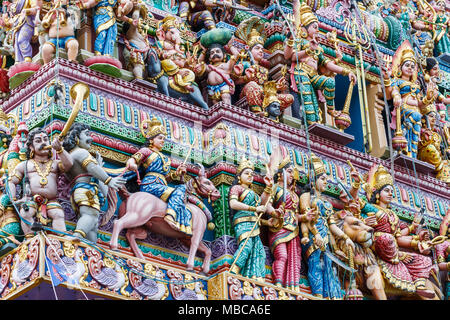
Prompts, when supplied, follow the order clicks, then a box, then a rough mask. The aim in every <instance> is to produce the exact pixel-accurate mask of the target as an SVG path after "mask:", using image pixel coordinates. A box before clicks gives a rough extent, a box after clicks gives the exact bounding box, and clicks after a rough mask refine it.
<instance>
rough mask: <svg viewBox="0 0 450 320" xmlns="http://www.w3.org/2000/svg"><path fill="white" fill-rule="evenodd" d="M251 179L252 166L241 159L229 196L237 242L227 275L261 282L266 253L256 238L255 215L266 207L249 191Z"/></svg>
mask: <svg viewBox="0 0 450 320" xmlns="http://www.w3.org/2000/svg"><path fill="white" fill-rule="evenodd" d="M253 176H254V165H253V163H252V162H251V161H250V160H247V159H245V156H244V157H243V158H242V160H241V162H240V163H239V166H238V168H237V172H236V180H235V182H234V183H233V186H232V187H231V189H230V193H229V201H230V217H231V218H232V223H233V227H234V233H235V237H236V241H237V243H238V249H237V251H236V252H235V254H234V256H233V261H234V263H233V265H232V268H231V269H230V272H232V273H235V274H241V275H242V276H244V277H248V278H255V279H258V280H260V281H264V278H265V273H266V272H265V269H266V263H265V262H266V254H265V251H264V247H263V244H262V242H261V238H260V236H259V234H260V228H259V225H260V224H261V219H258V216H260V215H261V214H262V213H264V212H265V211H266V206H264V205H261V197H260V196H259V195H258V194H257V193H256V192H255V191H254V190H252V189H251V185H252V183H253ZM255 224H256V226H255Z"/></svg>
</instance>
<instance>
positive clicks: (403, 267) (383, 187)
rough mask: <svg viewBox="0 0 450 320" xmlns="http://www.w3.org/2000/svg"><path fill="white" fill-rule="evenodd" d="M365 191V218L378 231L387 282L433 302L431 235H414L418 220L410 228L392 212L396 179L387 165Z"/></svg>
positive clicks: (371, 177) (372, 175)
mask: <svg viewBox="0 0 450 320" xmlns="http://www.w3.org/2000/svg"><path fill="white" fill-rule="evenodd" d="M364 189H365V191H366V194H367V199H368V200H369V201H368V202H366V201H363V200H361V201H360V202H361V207H362V208H361V216H362V217H363V218H364V223H365V224H366V225H368V226H370V227H373V228H374V231H375V233H374V252H375V255H376V256H377V260H378V264H379V265H380V267H381V270H382V271H383V274H384V276H385V279H386V280H387V281H388V282H389V283H390V284H391V285H392V286H393V287H395V288H397V289H400V290H404V291H407V292H409V293H417V294H418V295H419V296H422V297H425V298H433V297H434V296H435V293H434V291H433V290H430V289H429V287H428V283H427V281H428V280H427V279H428V277H429V276H430V270H431V267H432V261H431V258H430V257H428V256H426V255H425V254H428V253H429V243H428V242H429V234H428V233H427V231H424V230H423V231H420V232H419V234H418V235H411V234H414V233H415V232H416V230H417V227H418V225H419V221H418V220H419V219H418V217H417V216H416V217H415V218H414V222H413V223H412V224H411V226H409V227H408V225H406V224H403V223H401V222H400V219H399V218H398V216H397V215H396V214H395V212H394V211H393V210H392V209H391V208H390V204H391V201H392V196H393V192H394V186H393V179H392V176H391V175H390V174H389V172H388V170H387V169H386V168H385V167H384V166H383V165H381V164H380V165H378V166H377V165H374V166H373V167H372V168H371V169H370V171H369V174H368V178H367V181H366V183H365V185H364ZM404 249H407V251H406V250H404ZM414 251H415V252H414ZM417 251H419V252H417Z"/></svg>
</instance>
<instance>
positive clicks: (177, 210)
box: [127, 118, 192, 235]
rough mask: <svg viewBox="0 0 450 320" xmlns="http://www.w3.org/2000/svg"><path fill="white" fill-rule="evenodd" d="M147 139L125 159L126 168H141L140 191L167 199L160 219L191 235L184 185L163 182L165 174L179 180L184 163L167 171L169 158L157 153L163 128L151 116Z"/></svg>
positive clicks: (132, 169) (163, 136)
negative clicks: (142, 170)
mask: <svg viewBox="0 0 450 320" xmlns="http://www.w3.org/2000/svg"><path fill="white" fill-rule="evenodd" d="M149 126H150V127H149V129H148V134H147V139H148V141H149V147H144V148H141V149H140V150H139V151H138V152H136V153H135V154H134V155H133V156H132V157H131V158H130V159H129V160H128V161H127V169H129V170H131V171H137V170H138V167H139V166H141V165H142V166H143V168H144V169H145V177H144V179H143V180H142V184H141V187H140V191H144V192H148V193H150V194H152V195H154V196H156V197H158V198H160V199H161V200H163V201H166V202H167V211H166V215H165V217H164V220H165V221H166V222H167V223H168V224H169V225H170V226H171V227H172V228H174V229H175V230H179V231H181V232H184V233H186V234H187V235H191V234H192V215H191V213H190V212H189V211H188V210H187V209H186V206H185V203H184V199H185V198H186V186H185V185H184V184H181V185H178V186H177V187H175V188H174V187H170V186H168V185H167V181H166V177H167V176H170V178H171V179H172V180H179V178H181V177H182V176H184V174H185V173H186V165H185V164H181V165H180V166H179V167H178V168H177V171H176V172H175V173H171V172H170V163H171V161H170V158H168V157H167V156H165V155H164V154H162V153H161V151H162V149H163V147H164V141H165V139H166V130H165V128H164V126H163V125H162V124H161V122H160V121H159V120H158V119H156V118H153V119H152V120H151V122H150V124H149Z"/></svg>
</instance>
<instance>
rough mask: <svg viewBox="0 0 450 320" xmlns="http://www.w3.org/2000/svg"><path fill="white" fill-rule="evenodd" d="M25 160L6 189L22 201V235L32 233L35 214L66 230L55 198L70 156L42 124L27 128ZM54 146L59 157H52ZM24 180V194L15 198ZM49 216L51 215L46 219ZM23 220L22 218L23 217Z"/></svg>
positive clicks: (41, 221)
mask: <svg viewBox="0 0 450 320" xmlns="http://www.w3.org/2000/svg"><path fill="white" fill-rule="evenodd" d="M26 144H27V149H28V150H27V160H26V161H23V162H20V163H19V164H18V165H17V166H16V167H15V170H14V172H12V173H11V175H10V179H9V181H8V182H9V191H10V195H11V197H12V200H13V201H17V202H18V203H19V204H21V207H22V208H21V210H20V213H19V214H20V216H21V217H22V218H23V220H22V221H21V226H22V230H23V232H24V233H25V236H32V235H33V232H32V230H31V225H32V224H33V222H34V217H36V218H37V223H40V224H43V225H47V224H48V223H49V222H50V219H52V228H53V229H54V230H58V231H61V232H65V231H66V224H65V220H64V210H63V209H62V207H61V204H60V203H59V201H58V185H57V184H58V176H59V175H60V174H63V173H64V172H66V170H70V169H71V167H72V165H73V160H72V157H71V156H70V155H69V153H68V152H67V151H66V150H64V148H63V147H62V146H61V142H60V141H59V139H54V140H53V143H52V144H51V145H50V138H49V136H48V134H47V131H45V130H44V129H42V128H36V129H33V130H31V131H30V133H29V134H28V139H27V143H26ZM51 148H53V149H54V150H55V151H56V153H57V154H58V156H59V159H56V160H55V159H53V158H52V152H51V150H49V149H51ZM21 182H23V190H24V192H23V197H22V199H19V200H18V199H16V198H15V197H16V185H18V184H19V183H21ZM49 218H50V219H49ZM24 220H25V221H24Z"/></svg>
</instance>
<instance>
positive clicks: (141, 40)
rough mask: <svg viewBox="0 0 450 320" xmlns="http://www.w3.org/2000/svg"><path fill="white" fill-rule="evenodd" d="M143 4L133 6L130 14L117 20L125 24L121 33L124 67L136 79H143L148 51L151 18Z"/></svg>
mask: <svg viewBox="0 0 450 320" xmlns="http://www.w3.org/2000/svg"><path fill="white" fill-rule="evenodd" d="M151 16H152V15H151V13H149V12H148V9H147V6H146V5H145V4H144V3H138V4H137V5H135V6H134V7H133V9H132V11H131V13H130V14H128V15H127V16H121V17H120V18H119V19H121V20H123V21H124V22H125V24H124V28H123V30H122V31H123V33H124V35H125V37H124V42H125V47H124V49H123V57H124V59H125V61H127V65H126V67H127V68H128V69H129V70H131V71H132V72H133V74H134V76H135V78H136V79H143V78H144V70H145V61H146V59H147V55H148V53H149V50H150V43H149V40H148V33H147V32H148V28H149V27H148V19H149V17H151Z"/></svg>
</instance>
